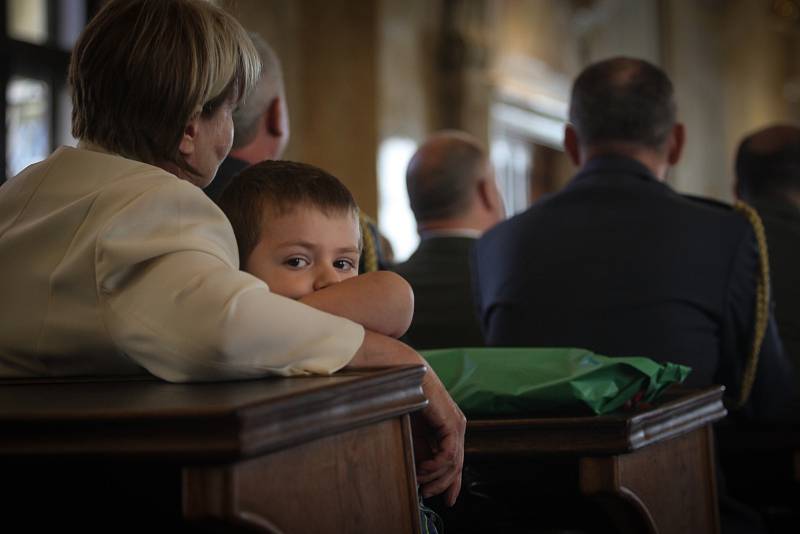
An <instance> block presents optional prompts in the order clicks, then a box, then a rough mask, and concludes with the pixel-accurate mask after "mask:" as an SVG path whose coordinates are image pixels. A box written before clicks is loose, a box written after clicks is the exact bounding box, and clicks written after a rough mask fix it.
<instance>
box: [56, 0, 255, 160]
mask: <svg viewBox="0 0 800 534" xmlns="http://www.w3.org/2000/svg"><path fill="white" fill-rule="evenodd" d="M260 71H261V61H260V59H259V57H258V52H257V51H256V49H255V47H254V46H253V43H252V41H251V40H250V38H249V37H248V35H247V32H246V31H245V30H244V28H242V26H241V25H240V24H239V22H238V21H236V19H235V18H233V16H231V15H230V14H228V13H227V12H225V11H224V10H223V9H221V8H219V7H217V6H215V5H213V4H211V3H210V2H208V1H206V0H111V1H110V2H108V3H107V4H106V5H105V6H104V7H103V8H102V9H101V10H100V12H99V13H98V14H97V16H95V17H94V18H93V19H92V20H91V22H89V24H88V25H87V26H86V29H85V30H84V31H83V33H82V34H81V36H80V38H79V39H78V42H77V44H76V45H75V49H74V50H73V53H72V59H71V61H70V66H69V83H70V86H71V88H72V103H73V111H72V134H73V135H74V136H75V137H76V138H78V139H82V140H86V141H90V142H93V143H96V144H98V145H100V146H102V147H104V148H106V149H107V150H110V151H112V152H115V153H117V154H120V155H122V156H125V157H127V158H131V159H136V160H139V161H143V162H146V163H151V164H158V163H162V162H171V163H174V164H176V165H178V166H179V167H181V168H182V169H185V170H186V171H188V172H190V173H192V174H197V172H196V171H195V170H194V169H193V168H192V167H191V166H190V165H189V164H188V163H187V162H186V161H185V160H184V158H183V157H182V156H181V154H180V152H179V150H178V147H179V144H180V141H181V137H182V136H183V132H184V129H185V127H186V124H187V123H188V122H189V120H190V119H191V118H192V117H195V116H197V115H198V114H203V115H204V116H210V115H211V114H213V113H214V111H215V110H216V108H217V107H218V106H219V105H220V104H222V103H223V102H224V101H225V100H226V99H228V98H234V99H236V100H237V101H238V100H239V99H241V98H242V96H244V95H245V94H247V93H248V92H249V91H250V90H251V89H252V88H253V87H254V86H255V84H256V82H257V81H258V78H259V76H260Z"/></svg>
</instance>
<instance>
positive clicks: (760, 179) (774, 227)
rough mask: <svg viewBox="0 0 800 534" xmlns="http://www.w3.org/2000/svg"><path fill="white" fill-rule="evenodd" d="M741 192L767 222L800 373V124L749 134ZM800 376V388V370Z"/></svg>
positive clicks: (786, 330) (739, 170)
mask: <svg viewBox="0 0 800 534" xmlns="http://www.w3.org/2000/svg"><path fill="white" fill-rule="evenodd" d="M735 190H736V196H737V197H738V198H740V199H741V200H743V201H745V202H747V203H748V204H750V205H752V206H753V207H754V208H755V209H757V210H758V213H759V215H760V216H761V219H762V221H763V222H764V230H765V232H766V236H767V242H768V243H769V264H770V280H771V282H772V284H771V285H772V290H773V293H772V294H773V295H774V300H775V319H776V321H777V322H778V330H779V331H780V334H781V339H782V340H783V347H784V349H786V353H787V355H788V356H789V357H790V358H792V360H793V362H794V365H795V371H800V369H798V365H800V284H798V281H799V280H800V249H798V246H800V127H798V126H797V125H795V124H774V125H771V126H768V127H766V128H762V129H760V130H758V131H756V132H753V133H752V134H750V135H748V136H747V137H745V138H744V139H743V140H742V142H741V144H740V145H739V150H738V151H737V153H736V187H735ZM796 379H797V384H798V386H800V373H798V374H797V376H796Z"/></svg>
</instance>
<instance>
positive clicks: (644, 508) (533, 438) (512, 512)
mask: <svg viewBox="0 0 800 534" xmlns="http://www.w3.org/2000/svg"><path fill="white" fill-rule="evenodd" d="M722 391H723V389H722V388H721V387H711V388H707V389H703V390H686V389H675V390H673V391H672V392H668V394H666V395H665V396H664V397H663V398H662V400H661V401H660V402H658V404H657V405H655V406H649V407H642V408H639V409H637V410H635V411H631V412H625V413H620V414H614V415H604V416H586V417H563V416H554V417H537V418H515V419H486V420H475V419H473V420H470V421H469V422H468V423H467V437H466V462H465V464H466V466H467V467H466V470H465V479H466V480H467V487H466V488H465V494H464V498H463V500H462V503H461V504H460V505H459V506H460V508H458V509H457V510H455V511H454V512H448V511H443V515H444V518H445V524H446V525H447V526H448V534H450V533H454V534H455V533H458V532H480V531H482V530H484V531H485V529H486V528H488V526H489V523H493V524H494V528H496V529H497V531H502V532H536V531H537V530H535V529H537V528H538V529H541V530H542V531H547V532H551V531H552V530H551V529H570V530H577V531H581V532H584V531H589V532H631V533H637V534H642V533H660V534H670V533H674V534H678V533H680V534H683V533H688V532H703V533H715V532H719V511H718V503H717V492H716V479H715V466H714V444H713V432H712V423H713V422H714V421H717V420H719V419H721V418H723V417H724V416H725V414H726V410H725V408H724V407H723V404H722ZM437 509H439V508H438V507H437Z"/></svg>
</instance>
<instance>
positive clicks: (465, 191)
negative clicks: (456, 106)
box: [406, 131, 504, 231]
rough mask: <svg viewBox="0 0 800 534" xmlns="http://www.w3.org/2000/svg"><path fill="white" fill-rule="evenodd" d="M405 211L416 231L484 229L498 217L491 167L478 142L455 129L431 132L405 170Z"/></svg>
mask: <svg viewBox="0 0 800 534" xmlns="http://www.w3.org/2000/svg"><path fill="white" fill-rule="evenodd" d="M406 185H407V187H408V198H409V201H410V204H411V210H412V211H413V212H414V217H415V218H416V220H417V226H418V228H419V229H420V230H421V231H424V230H434V229H439V228H471V229H475V230H479V231H484V230H487V229H488V228H489V227H491V226H492V225H494V224H495V223H497V222H499V221H500V220H501V219H502V218H503V216H504V207H503V201H502V198H501V196H500V193H499V191H498V190H497V184H496V182H495V179H494V172H493V169H492V166H491V163H490V161H489V158H488V156H487V154H486V151H485V150H484V149H483V147H482V146H481V144H480V143H479V142H478V141H477V140H476V139H475V138H474V137H472V136H470V135H468V134H466V133H464V132H458V131H442V132H437V133H435V134H433V135H431V136H430V137H429V138H428V139H427V140H426V141H425V142H424V143H423V144H422V145H421V146H420V147H419V149H417V151H416V153H415V154H414V156H413V157H412V158H411V161H410V162H409V164H408V169H407V171H406Z"/></svg>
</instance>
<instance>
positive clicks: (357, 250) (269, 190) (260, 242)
mask: <svg viewBox="0 0 800 534" xmlns="http://www.w3.org/2000/svg"><path fill="white" fill-rule="evenodd" d="M219 205H220V207H221V208H222V210H223V211H224V212H225V214H226V215H227V216H228V219H229V220H230V222H231V225H232V226H233V231H234V234H235V235H236V242H237V244H238V246H239V262H240V267H241V268H242V269H243V270H245V271H247V272H249V273H250V274H252V275H254V276H256V277H258V278H260V279H261V280H263V281H264V282H266V283H267V285H268V286H269V288H270V290H271V291H272V292H273V293H277V294H279V295H283V296H285V297H289V298H292V299H296V300H301V301H304V302H307V303H308V301H309V299H313V296H314V294H315V293H316V292H317V291H320V290H324V289H325V288H326V287H329V286H330V285H332V284H342V285H349V286H350V289H351V290H350V291H349V292H347V293H346V295H347V300H348V302H349V304H350V305H351V309H349V310H348V312H347V313H348V315H347V317H348V318H350V319H352V320H354V321H356V322H359V323H361V324H362V325H363V326H364V327H365V328H367V329H368V330H373V331H375V332H378V333H381V334H384V335H388V336H391V337H395V338H397V337H400V336H401V335H403V334H404V333H405V331H406V330H407V329H408V326H409V325H410V324H411V317H412V314H413V311H414V297H413V292H412V290H411V287H410V286H409V284H408V283H407V282H406V281H405V280H404V279H403V278H401V277H400V276H399V275H396V274H394V273H392V272H389V271H376V272H371V273H366V274H362V275H361V276H358V262H359V258H360V254H361V230H360V225H359V219H358V206H357V205H356V202H355V200H354V199H353V196H352V195H351V194H350V191H349V190H348V189H347V187H345V186H344V184H342V183H341V182H340V181H339V180H338V179H337V178H336V177H334V176H332V175H330V174H328V173H327V172H325V171H323V170H322V169H319V168H317V167H314V166H312V165H307V164H303V163H295V162H291V161H264V162H261V163H259V164H256V165H254V166H252V167H249V168H248V169H246V170H244V171H242V172H241V173H240V174H239V175H238V176H237V177H236V178H234V180H233V181H232V182H231V183H230V184H229V185H228V186H227V188H226V189H225V191H224V192H223V193H222V196H221V198H220V200H219ZM338 289H340V290H341V289H343V287H341V286H340V287H339V288H338ZM340 304H341V303H340ZM340 313H341V311H340ZM415 445H416V447H415V453H416V454H417V459H418V461H419V460H420V456H421V457H422V459H425V458H430V451H428V450H426V449H425V448H424V445H422V444H421V443H419V440H415ZM422 478H424V475H423V477H422ZM420 507H421V520H422V524H423V527H424V528H423V531H424V532H433V533H435V532H436V531H437V529H436V528H435V523H436V522H437V521H438V518H436V515H435V513H433V512H432V511H430V509H428V508H427V507H425V506H424V505H423V504H422V502H421V501H420ZM434 518H436V519H434Z"/></svg>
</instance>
